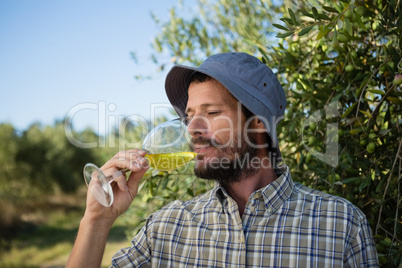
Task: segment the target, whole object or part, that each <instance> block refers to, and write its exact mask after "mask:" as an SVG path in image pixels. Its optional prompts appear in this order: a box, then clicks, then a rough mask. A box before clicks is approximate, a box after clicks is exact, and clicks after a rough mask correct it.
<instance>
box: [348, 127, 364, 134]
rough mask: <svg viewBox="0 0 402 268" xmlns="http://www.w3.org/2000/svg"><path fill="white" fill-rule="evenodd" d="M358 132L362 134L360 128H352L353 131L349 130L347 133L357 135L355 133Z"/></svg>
mask: <svg viewBox="0 0 402 268" xmlns="http://www.w3.org/2000/svg"><path fill="white" fill-rule="evenodd" d="M360 132H362V129H361V128H354V129H351V130H350V131H349V133H350V134H352V135H353V134H357V133H360Z"/></svg>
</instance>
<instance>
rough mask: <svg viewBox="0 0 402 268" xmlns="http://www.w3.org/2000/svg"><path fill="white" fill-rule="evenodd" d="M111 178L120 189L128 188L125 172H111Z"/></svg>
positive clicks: (124, 190)
mask: <svg viewBox="0 0 402 268" xmlns="http://www.w3.org/2000/svg"><path fill="white" fill-rule="evenodd" d="M113 180H114V182H115V183H116V184H117V186H118V187H119V189H120V191H123V192H126V191H127V190H128V189H127V178H126V174H125V173H123V172H122V171H121V170H119V171H118V172H116V173H114V174H113Z"/></svg>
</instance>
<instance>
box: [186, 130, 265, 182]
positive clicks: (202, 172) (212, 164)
mask: <svg viewBox="0 0 402 268" xmlns="http://www.w3.org/2000/svg"><path fill="white" fill-rule="evenodd" d="M235 140H237V139H235ZM191 144H192V145H195V144H200V145H203V146H205V147H208V148H211V147H212V148H214V149H215V150H216V151H217V156H216V157H213V158H212V159H210V160H209V161H208V162H207V161H205V159H204V161H203V163H202V165H195V167H194V174H195V175H196V176H197V177H199V178H202V179H206V180H215V181H216V182H218V183H219V184H220V185H221V186H223V187H224V186H227V185H229V184H231V183H233V182H239V181H241V180H242V179H246V178H248V177H250V176H252V175H255V174H256V173H257V172H258V169H259V168H258V167H256V166H255V165H250V161H252V159H254V158H255V157H256V156H257V150H256V148H254V147H253V146H252V145H253V144H256V140H255V138H254V137H253V136H250V137H249V138H248V142H247V141H246V140H245V138H242V139H241V143H240V144H241V145H240V146H232V147H231V146H229V145H228V146H224V147H223V146H219V145H220V144H219V143H217V141H216V140H211V139H207V138H204V137H197V138H193V139H192V140H191Z"/></svg>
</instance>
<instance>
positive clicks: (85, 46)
mask: <svg viewBox="0 0 402 268" xmlns="http://www.w3.org/2000/svg"><path fill="white" fill-rule="evenodd" d="M176 4H177V0H159V1H156V0H149V1H140V0H118V1H110V0H108V1H107V0H85V1H79V0H69V1H67V0H57V1H55V0H35V1H32V0H2V1H0V38H1V42H0V96H1V97H0V123H3V122H9V123H11V124H12V125H13V126H14V127H16V128H17V129H18V130H24V129H26V128H28V127H29V125H31V124H32V123H34V122H40V123H42V124H44V125H47V124H53V123H54V120H56V119H58V120H61V119H64V118H65V116H66V115H67V114H69V115H73V126H74V129H77V130H81V129H83V128H84V127H86V126H90V127H92V128H93V129H94V130H95V131H98V130H99V131H100V132H101V131H102V127H99V124H100V123H99V117H101V120H104V119H105V118H106V119H108V118H118V117H119V116H121V115H126V116H130V115H140V116H142V117H145V118H150V117H151V115H152V113H153V112H152V111H151V104H154V105H153V106H152V107H155V103H162V104H163V105H162V106H165V107H166V106H168V100H167V98H166V96H165V91H164V79H165V76H166V71H165V72H163V73H160V74H158V73H157V72H156V69H157V66H155V65H154V64H153V63H152V62H151V60H150V54H151V52H152V49H151V45H150V44H151V41H152V39H153V37H154V36H155V35H156V34H157V33H158V31H159V30H158V29H157V27H156V25H155V23H154V22H153V21H152V19H151V15H150V12H151V11H153V12H154V13H155V14H156V15H157V16H158V17H159V18H160V19H161V20H162V21H167V19H168V10H169V8H170V7H171V6H173V5H176ZM130 52H135V53H136V54H137V57H138V61H139V64H135V63H134V61H133V60H132V59H131V56H130ZM168 60H169V57H168V56H167V55H166V61H168ZM136 74H155V78H154V79H153V80H152V81H137V80H135V79H134V75H136ZM77 107H79V108H77ZM167 110H168V108H157V109H154V111H156V113H165V112H167ZM72 111H73V112H72ZM110 121H111V122H112V120H110ZM101 124H102V123H101ZM103 124H104V125H105V124H106V125H107V126H106V128H111V126H109V125H110V124H112V123H107V122H106V123H103Z"/></svg>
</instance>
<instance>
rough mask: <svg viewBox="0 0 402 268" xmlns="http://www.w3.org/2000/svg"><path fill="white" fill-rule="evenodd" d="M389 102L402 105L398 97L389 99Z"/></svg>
mask: <svg viewBox="0 0 402 268" xmlns="http://www.w3.org/2000/svg"><path fill="white" fill-rule="evenodd" d="M387 100H389V101H391V102H395V103H402V100H400V99H399V98H397V97H387Z"/></svg>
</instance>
